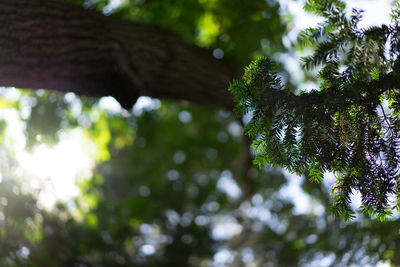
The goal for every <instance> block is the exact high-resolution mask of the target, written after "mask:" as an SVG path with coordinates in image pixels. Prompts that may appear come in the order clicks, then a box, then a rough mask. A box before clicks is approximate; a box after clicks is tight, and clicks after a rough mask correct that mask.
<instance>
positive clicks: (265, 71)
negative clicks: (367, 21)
mask: <svg viewBox="0 0 400 267" xmlns="http://www.w3.org/2000/svg"><path fill="white" fill-rule="evenodd" d="M344 8H345V5H344V4H343V2H341V1H308V2H307V4H306V9H307V10H308V11H311V12H313V13H316V14H318V15H321V16H323V17H325V18H326V21H325V22H324V23H323V24H321V25H320V27H318V28H310V29H307V30H305V31H304V32H303V33H302V34H300V41H301V42H302V43H303V44H305V45H312V46H314V47H315V51H314V53H313V55H312V56H309V57H305V58H304V59H303V60H304V67H305V68H306V69H313V68H316V67H321V69H320V71H319V75H318V78H319V81H320V89H319V90H312V91H310V92H301V93H299V94H294V93H292V92H290V91H289V90H288V89H285V88H284V85H283V84H282V83H281V81H280V79H279V78H278V75H277V74H276V73H275V70H274V64H273V63H272V62H271V61H270V60H269V59H266V58H261V59H258V60H256V61H255V62H253V63H252V64H251V65H250V66H249V67H248V68H247V69H246V71H245V74H244V77H243V80H242V81H236V82H234V83H233V84H232V85H231V87H230V90H231V91H232V92H233V93H234V94H235V95H236V101H237V102H238V105H237V107H236V110H237V113H238V115H240V116H242V115H244V114H246V113H249V112H252V115H253V116H252V120H251V121H250V122H249V123H248V124H247V125H246V128H245V132H246V133H247V134H248V135H250V136H252V137H255V138H256V140H255V141H254V143H253V147H254V149H255V151H256V153H257V158H256V160H255V163H256V164H257V165H259V166H260V167H263V166H266V165H267V164H272V165H273V166H281V167H284V168H286V169H288V170H289V171H291V172H294V173H296V174H308V176H309V177H310V179H311V180H313V181H318V182H319V181H321V180H322V177H323V174H324V173H326V172H334V173H335V174H336V178H337V181H336V185H335V187H334V189H333V194H334V197H333V202H334V203H333V206H332V207H331V211H332V212H333V213H334V214H335V215H341V216H342V217H343V218H344V219H345V220H347V219H349V218H351V217H353V216H354V212H353V211H352V209H351V207H350V200H351V198H350V197H351V195H352V191H353V190H358V191H359V192H361V195H362V206H361V212H362V213H365V214H367V215H369V216H371V217H380V218H384V217H385V216H386V215H388V214H391V212H390V211H391V210H392V209H393V206H392V204H391V203H390V201H389V198H390V197H391V196H393V195H394V194H395V193H396V194H398V188H396V184H398V182H399V171H400V169H399V168H400V150H399V149H400V139H399V138H400V132H399V131H400V128H399V126H400V118H399V111H400V105H399V99H400V91H399V87H398V86H399V82H398V81H399V79H400V69H399V66H400V59H399V58H398V55H399V53H400V44H399V39H398V35H399V32H400V25H399V24H398V23H397V20H396V21H395V22H394V24H392V25H382V26H381V27H370V28H367V29H362V28H359V27H358V26H357V24H358V22H359V20H360V19H361V12H360V11H357V10H353V11H352V15H351V16H347V15H346V14H345V13H344ZM387 44H388V45H387ZM386 45H387V47H386ZM397 201H398V202H400V199H399V198H398V199H397Z"/></svg>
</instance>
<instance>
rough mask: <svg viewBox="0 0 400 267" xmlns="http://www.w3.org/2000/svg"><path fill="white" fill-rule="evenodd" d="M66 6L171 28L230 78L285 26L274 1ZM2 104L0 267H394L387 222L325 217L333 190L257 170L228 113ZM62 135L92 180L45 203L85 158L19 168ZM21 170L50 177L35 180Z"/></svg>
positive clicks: (74, 102)
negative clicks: (81, 153) (73, 144)
mask: <svg viewBox="0 0 400 267" xmlns="http://www.w3.org/2000/svg"><path fill="white" fill-rule="evenodd" d="M69 2H74V3H75V4H78V5H84V6H85V7H86V8H93V9H97V10H99V11H102V12H103V13H104V14H106V15H112V16H119V17H121V18H123V19H127V20H133V21H139V22H144V23H151V24H156V25H159V26H161V27H165V28H167V29H170V30H172V31H174V32H175V33H176V34H178V35H180V36H182V37H183V38H184V39H185V40H186V41H188V42H193V43H196V44H197V45H199V46H201V47H204V48H206V49H209V51H210V53H212V54H213V55H214V56H215V57H216V58H221V59H222V58H223V59H224V60H226V61H228V62H230V63H231V65H232V66H233V67H234V68H237V69H238V70H241V69H242V67H243V66H244V65H245V64H248V63H249V62H250V60H251V59H254V58H255V57H257V56H259V55H267V56H271V57H274V56H275V55H277V54H279V53H284V52H285V49H286V48H285V46H284V45H283V44H282V36H284V34H285V33H286V32H287V31H288V27H289V26H288V25H289V24H290V15H288V14H286V13H285V11H284V10H280V8H279V4H278V2H275V1H264V0H253V1H241V0H137V1H134V0H131V1H128V0H125V1H121V2H120V3H118V5H116V2H115V1H108V0H86V1H81V0H70V1H69ZM282 71H283V72H284V70H283V69H282ZM0 93H1V95H2V97H1V98H0V107H1V109H0V140H1V142H0V147H1V148H0V168H1V173H0V174H1V175H0V266H376V264H377V263H378V262H387V263H389V264H392V265H393V266H400V254H399V253H398V251H400V248H399V244H400V232H399V229H400V228H399V221H398V219H397V218H396V217H393V218H392V219H391V220H388V221H387V222H383V223H382V222H376V221H371V220H369V219H365V218H363V217H362V216H360V217H358V218H357V219H356V220H354V221H352V222H350V223H343V222H342V221H341V220H340V219H335V218H332V217H331V216H329V215H328V214H326V213H325V208H326V207H327V206H328V205H329V204H330V196H329V190H330V186H331V185H330V184H329V183H328V182H326V183H322V184H313V183H310V182H308V181H307V180H306V179H304V178H297V177H292V176H291V175H288V174H287V173H283V172H282V171H281V170H279V169H271V168H267V169H264V170H262V171H260V170H257V169H256V168H255V167H253V166H252V164H251V160H252V157H251V151H249V150H248V149H249V140H247V139H246V138H245V137H243V136H242V134H241V133H242V126H241V125H242V123H241V121H239V120H237V118H235V117H234V116H233V114H232V113H231V112H229V111H225V110H218V109H214V108H210V107H202V106H197V105H193V104H190V103H187V102H180V103H176V102H167V101H160V100H156V99H149V98H141V99H139V102H138V103H137V104H136V105H135V106H134V108H133V109H132V110H131V111H130V112H127V111H124V110H121V109H120V107H118V105H117V104H116V103H115V102H113V100H110V99H109V98H104V99H100V100H98V99H90V98H84V97H81V98H80V97H77V96H75V95H73V94H71V93H68V94H66V95H61V94H57V93H53V92H47V91H43V90H39V91H36V92H32V91H22V90H17V89H2V90H1V92H0ZM106 102H107V103H111V104H109V106H110V105H111V107H112V108H105V106H107V105H104V103H106ZM244 119H246V118H244ZM72 133H79V135H78V136H79V138H80V140H81V142H82V143H80V147H82V148H83V149H84V150H85V151H86V152H87V154H88V155H89V156H90V158H91V159H92V161H89V165H88V166H91V168H90V170H87V169H86V170H81V171H79V172H77V173H76V175H75V176H76V179H77V184H78V187H79V190H80V193H79V194H75V195H74V197H70V198H64V199H60V198H57V202H55V203H53V204H52V203H49V202H51V201H50V200H49V199H48V198H46V194H45V193H46V190H47V189H46V188H47V187H48V186H49V183H51V182H49V180H50V178H49V177H50V176H51V175H53V176H55V177H53V179H55V180H53V182H54V181H60V179H64V173H63V172H66V171H67V170H68V169H72V168H74V162H75V161H73V160H74V159H77V160H78V161H77V162H79V161H82V160H80V159H79V158H77V157H78V156H77V155H75V154H72V157H70V158H68V157H60V158H59V159H58V158H55V159H54V160H57V159H58V161H61V162H56V161H52V158H51V157H49V158H44V157H42V158H40V159H39V160H41V161H42V162H41V163H37V162H36V161H33V159H32V158H29V157H28V160H25V161H23V160H21V158H22V156H21V155H22V154H23V153H27V152H21V151H28V152H29V153H34V151H37V149H39V148H40V149H45V148H46V149H50V150H51V149H54V148H55V147H57V144H60V143H61V142H62V141H63V140H65V139H66V138H67V137H66V136H70V135H71V134H72ZM67 146H68V145H67ZM35 149H36V150H35ZM62 151H63V150H62ZM62 151H61V152H59V153H61V154H62V153H63V152H62ZM64 151H66V150H64ZM65 153H66V152H65ZM24 155H25V154H24ZM25 156H26V155H25ZM64 156H65V155H64ZM21 162H22V163H21ZM28 163H29V164H28ZM30 164H32V165H34V166H33V167H35V165H40V164H42V166H44V167H42V168H46V169H47V170H48V171H50V170H53V169H54V171H53V172H52V173H50V172H48V173H47V174H46V175H48V176H49V177H40V176H41V174H37V173H35V172H33V171H32V168H31V170H29V168H27V165H30ZM58 164H59V165H58ZM75 165H76V164H75ZM85 166H86V165H85ZM32 181H36V182H35V183H36V184H33V185H32ZM50 187H51V186H50ZM51 190H52V188H50V191H51ZM62 190H64V191H66V190H67V186H66V185H64V187H63V188H62V189H61V191H62Z"/></svg>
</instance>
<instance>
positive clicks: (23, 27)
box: [0, 0, 234, 108]
mask: <svg viewBox="0 0 400 267" xmlns="http://www.w3.org/2000/svg"><path fill="white" fill-rule="evenodd" d="M233 77H234V74H233V71H232V70H231V69H230V68H229V66H227V65H226V64H224V63H223V62H221V61H218V60H216V59H214V58H213V57H212V56H211V55H210V54H209V53H207V52H206V51H204V50H202V49H200V48H197V47H195V46H194V45H191V44H187V43H185V42H184V41H182V40H181V39H180V38H178V37H177V36H175V35H174V34H172V33H170V32H168V31H166V30H162V29H159V28H157V27H154V26H151V25H144V24H139V23H132V22H127V21H122V20H119V19H117V18H113V17H106V16H103V15H102V14H99V13H96V12H93V11H89V10H85V9H84V8H81V7H78V6H74V5H71V4H67V3H64V2H61V1H56V0H0V86H8V87H18V88H30V89H39V88H44V89H50V90H56V91H61V92H74V93H76V94H79V95H90V96H107V95H111V96H114V97H115V98H116V99H117V100H118V101H119V102H120V103H121V104H122V105H123V106H124V107H126V108H129V107H130V106H132V105H133V104H134V103H135V101H136V99H137V97H138V96H141V95H146V96H152V97H157V98H167V99H184V100H189V101H192V102H196V103H199V104H207V105H215V106H219V107H226V108H231V107H232V106H233V101H232V97H231V95H230V94H229V92H228V91H227V87H228V84H229V81H230V80H231V79H232V78H233Z"/></svg>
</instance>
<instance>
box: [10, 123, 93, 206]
mask: <svg viewBox="0 0 400 267" xmlns="http://www.w3.org/2000/svg"><path fill="white" fill-rule="evenodd" d="M90 144H91V143H90V141H88V140H85V139H84V137H83V135H82V131H80V130H79V129H76V130H73V131H71V132H68V133H67V134H65V136H63V137H62V138H61V141H60V142H59V143H58V144H57V145H55V146H53V147H49V146H47V145H44V144H41V145H38V146H37V147H35V148H34V149H33V151H32V152H30V153H29V152H27V151H21V152H20V153H18V155H17V159H18V161H19V163H20V166H21V167H22V168H23V170H24V172H27V174H28V175H25V178H24V179H27V182H28V186H29V187H30V188H31V189H32V190H38V191H39V196H38V199H39V204H40V205H42V206H43V207H44V208H46V209H51V208H53V207H54V205H55V204H56V202H57V201H62V202H66V203H68V204H71V203H69V202H71V201H72V200H73V198H74V197H76V196H78V195H79V194H80V190H79V188H78V186H77V185H76V179H77V178H80V179H85V178H89V177H90V176H91V170H92V168H93V167H94V164H95V160H94V157H92V156H90V155H91V154H93V153H91V150H92V147H91V146H90ZM92 145H93V144H92Z"/></svg>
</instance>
